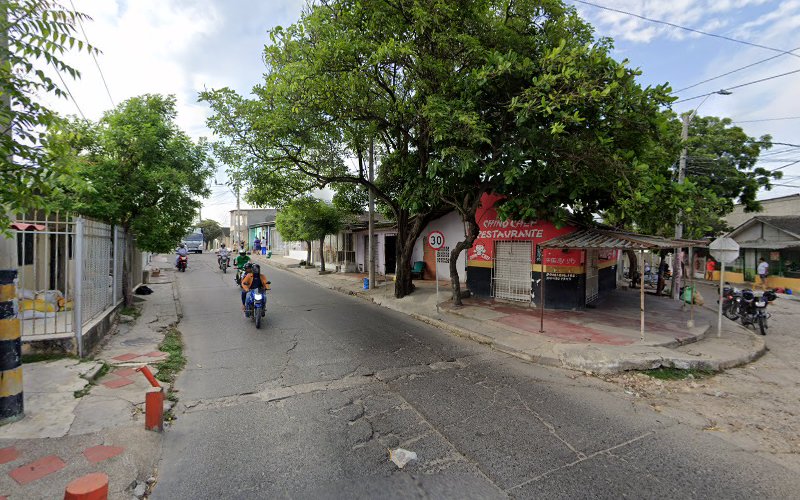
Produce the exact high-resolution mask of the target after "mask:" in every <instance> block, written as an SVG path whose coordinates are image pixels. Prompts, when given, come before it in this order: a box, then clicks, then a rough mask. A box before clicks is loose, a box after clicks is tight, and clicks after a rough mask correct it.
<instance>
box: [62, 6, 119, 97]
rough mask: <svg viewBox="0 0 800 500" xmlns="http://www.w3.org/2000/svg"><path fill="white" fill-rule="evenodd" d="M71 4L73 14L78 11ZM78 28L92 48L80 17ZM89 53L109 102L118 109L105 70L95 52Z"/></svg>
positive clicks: (90, 51)
mask: <svg viewBox="0 0 800 500" xmlns="http://www.w3.org/2000/svg"><path fill="white" fill-rule="evenodd" d="M69 4H70V5H71V6H72V11H73V12H76V11H77V10H78V9H76V8H75V4H74V3H72V0H69ZM78 26H80V27H81V33H83V38H84V39H85V40H86V44H87V45H89V46H90V47H91V44H89V37H88V36H87V35H86V30H85V29H83V22H81V18H80V17H78ZM89 53H90V54H92V59H94V65H95V66H97V71H99V72H100V79H101V80H103V86H104V87H105V88H106V94H108V100H109V101H111V107H112V108H116V107H117V105H116V104H115V103H114V98H113V97H111V91H110V90H109V89H108V83H106V77H105V75H104V74H103V70H102V69H100V63H99V62H97V57H96V56H95V55H94V51H92V50H89Z"/></svg>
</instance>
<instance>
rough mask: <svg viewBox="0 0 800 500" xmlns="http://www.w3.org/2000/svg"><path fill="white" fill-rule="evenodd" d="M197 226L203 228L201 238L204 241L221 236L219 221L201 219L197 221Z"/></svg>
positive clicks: (207, 241)
mask: <svg viewBox="0 0 800 500" xmlns="http://www.w3.org/2000/svg"><path fill="white" fill-rule="evenodd" d="M197 227H199V228H200V229H202V230H203V239H204V240H205V242H206V243H209V242H211V241H214V240H216V239H217V238H220V237H222V228H221V227H220V225H219V222H217V221H215V220H213V219H203V220H201V221H200V222H198V223H197Z"/></svg>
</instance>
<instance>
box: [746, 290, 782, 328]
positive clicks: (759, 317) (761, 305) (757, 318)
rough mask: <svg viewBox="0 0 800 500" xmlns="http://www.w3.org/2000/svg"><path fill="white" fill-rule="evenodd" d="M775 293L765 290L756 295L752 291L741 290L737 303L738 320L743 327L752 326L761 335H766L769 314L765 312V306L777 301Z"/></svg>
mask: <svg viewBox="0 0 800 500" xmlns="http://www.w3.org/2000/svg"><path fill="white" fill-rule="evenodd" d="M777 298H778V296H777V295H775V292H773V291H771V290H767V291H766V292H764V293H762V294H761V295H756V294H755V293H754V292H753V291H752V290H743V291H742V298H741V301H740V302H739V311H738V313H739V320H741V322H742V324H743V325H745V326H749V325H753V327H754V328H755V327H756V326H758V330H759V332H760V333H761V335H766V334H767V319H769V317H770V314H769V313H768V312H767V304H769V303H770V302H772V301H773V300H775V299H777Z"/></svg>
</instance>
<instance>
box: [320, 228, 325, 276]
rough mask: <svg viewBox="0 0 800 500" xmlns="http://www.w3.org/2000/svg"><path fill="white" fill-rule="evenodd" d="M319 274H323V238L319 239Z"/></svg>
mask: <svg viewBox="0 0 800 500" xmlns="http://www.w3.org/2000/svg"><path fill="white" fill-rule="evenodd" d="M319 272H320V273H324V272H325V237H324V236H323V237H322V238H320V239H319Z"/></svg>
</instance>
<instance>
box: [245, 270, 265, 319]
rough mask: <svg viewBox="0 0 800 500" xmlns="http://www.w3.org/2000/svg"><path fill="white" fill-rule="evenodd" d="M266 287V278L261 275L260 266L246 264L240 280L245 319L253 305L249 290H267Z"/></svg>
mask: <svg viewBox="0 0 800 500" xmlns="http://www.w3.org/2000/svg"><path fill="white" fill-rule="evenodd" d="M268 285H269V282H268V281H267V277H266V276H264V275H263V274H261V266H259V265H258V264H249V263H248V264H247V267H246V268H245V276H244V278H242V311H243V312H244V313H245V314H244V315H245V317H247V309H250V308H252V303H253V299H252V296H251V294H250V293H249V292H250V290H251V289H253V288H263V289H267V286H268ZM245 305H247V308H245Z"/></svg>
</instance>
